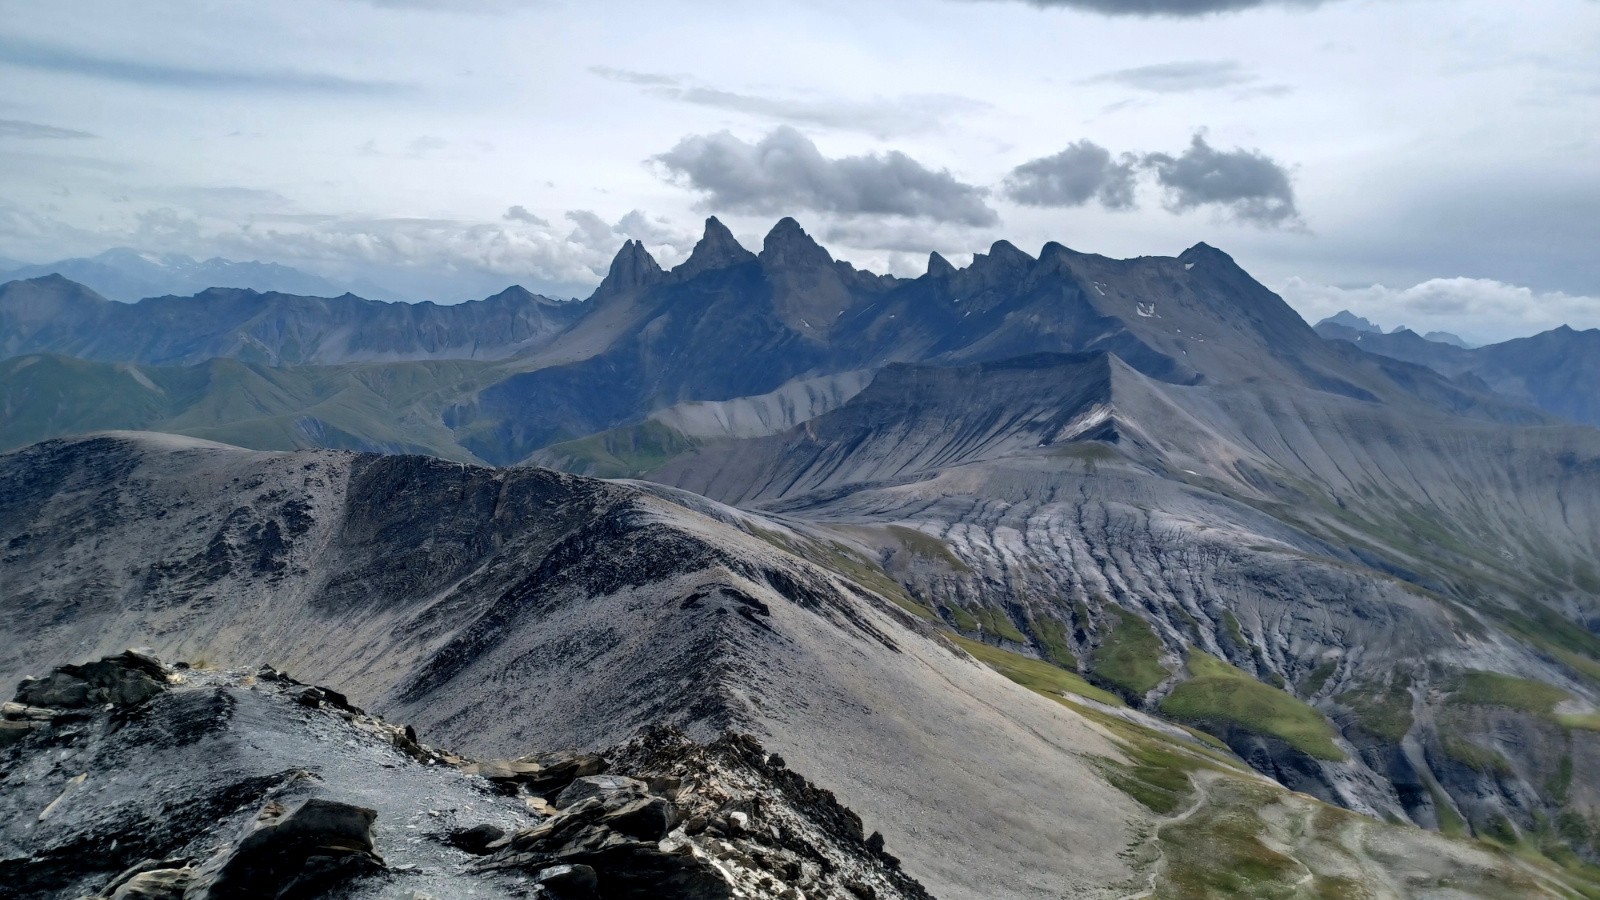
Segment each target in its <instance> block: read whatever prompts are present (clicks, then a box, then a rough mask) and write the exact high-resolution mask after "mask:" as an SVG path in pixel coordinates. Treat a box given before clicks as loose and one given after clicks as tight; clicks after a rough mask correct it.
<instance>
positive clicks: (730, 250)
mask: <svg viewBox="0 0 1600 900" xmlns="http://www.w3.org/2000/svg"><path fill="white" fill-rule="evenodd" d="M752 259H755V254H754V253H751V252H750V251H749V250H746V249H745V248H744V247H742V246H740V244H739V242H738V240H736V239H735V238H734V236H733V232H731V231H729V230H728V226H726V225H724V224H722V222H721V220H719V219H718V218H717V217H716V216H712V217H710V218H708V219H706V230H705V233H704V234H703V235H701V236H700V241H699V243H697V244H695V245H694V250H693V251H692V252H691V253H690V254H689V258H688V259H686V260H684V261H683V263H682V264H681V265H679V266H678V267H677V268H675V269H673V270H672V274H674V275H676V276H679V277H681V278H687V277H689V276H691V275H698V274H700V273H701V272H710V271H713V270H715V269H726V268H728V267H729V266H733V265H737V264H739V263H742V262H747V261H749V260H752Z"/></svg>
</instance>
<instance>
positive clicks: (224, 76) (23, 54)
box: [0, 36, 411, 95]
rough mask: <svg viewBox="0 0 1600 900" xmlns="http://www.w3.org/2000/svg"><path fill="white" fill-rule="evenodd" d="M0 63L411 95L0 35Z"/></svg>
mask: <svg viewBox="0 0 1600 900" xmlns="http://www.w3.org/2000/svg"><path fill="white" fill-rule="evenodd" d="M0 63H3V64H7V65H12V66H19V67H21V68H26V69H34V70H37V71H42V72H61V73H65V74H70V75H80V76H83V77H86V78H98V79H101V80H103V81H119V82H123V83H125V84H137V85H144V86H146V87H161V88H179V89H184V90H198V91H282V92H291V93H304V94H371V95H392V94H399V93H405V92H407V91H410V90H411V88H410V87H409V86H407V85H402V84H397V83H394V82H388V81H365V80H360V79H353V78H344V77H341V76H338V75H328V74H324V73H320V72H300V71H295V70H292V69H279V70H248V69H219V68H206V67H201V66H177V65H165V64H162V63H157V62H147V61H143V60H130V59H114V58H111V57H105V56H96V55H93V54H90V53H86V52H83V51H80V50H74V49H73V48H71V47H64V46H61V45H57V44H44V43H38V42H34V41H29V40H25V39H22V38H15V37H3V36H0Z"/></svg>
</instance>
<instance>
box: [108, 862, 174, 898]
mask: <svg viewBox="0 0 1600 900" xmlns="http://www.w3.org/2000/svg"><path fill="white" fill-rule="evenodd" d="M194 876H195V870H194V869H193V868H190V867H188V866H183V867H181V868H175V869H149V870H146V871H143V872H139V873H138V874H136V875H133V876H132V877H129V878H128V879H127V880H126V881H122V883H121V884H120V885H118V886H117V888H116V890H114V891H112V892H111V900H183V896H184V893H185V892H186V891H187V890H188V888H189V885H190V884H191V883H193V881H194Z"/></svg>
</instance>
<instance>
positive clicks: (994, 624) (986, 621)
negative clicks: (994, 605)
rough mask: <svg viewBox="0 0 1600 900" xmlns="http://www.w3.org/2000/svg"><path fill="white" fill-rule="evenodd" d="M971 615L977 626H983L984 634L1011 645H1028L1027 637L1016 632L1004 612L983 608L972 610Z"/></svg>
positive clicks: (1015, 628)
mask: <svg viewBox="0 0 1600 900" xmlns="http://www.w3.org/2000/svg"><path fill="white" fill-rule="evenodd" d="M972 615H973V618H975V619H977V620H978V624H979V625H982V626H983V632H984V634H992V635H994V636H995V637H997V638H1001V639H1002V640H1007V641H1010V642H1011V643H1013V644H1026V643H1028V636H1027V635H1025V634H1023V633H1022V632H1021V631H1018V630H1017V626H1016V625H1015V624H1013V623H1012V621H1011V617H1010V616H1008V615H1006V614H1005V611H1004V610H1000V609H990V608H989V607H987V606H985V607H981V608H979V609H977V610H974V611H973V614H972Z"/></svg>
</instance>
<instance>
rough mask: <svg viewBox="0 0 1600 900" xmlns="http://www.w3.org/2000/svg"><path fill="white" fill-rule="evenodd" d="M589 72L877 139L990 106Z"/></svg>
mask: <svg viewBox="0 0 1600 900" xmlns="http://www.w3.org/2000/svg"><path fill="white" fill-rule="evenodd" d="M589 71H591V72H593V73H594V74H596V75H599V76H600V77H601V78H605V79H607V80H609V81H615V82H619V83H622V84H631V85H635V86H637V87H639V88H641V89H642V90H643V91H644V92H645V93H647V94H649V95H651V96H654V97H660V98H662V99H664V100H675V101H677V102H680V103H689V104H693V105H695V106H704V107H709V108H711V109H722V110H727V111H729V112H737V113H743V114H745V115H750V116H756V117H759V118H765V119H772V120H776V121H779V122H787V123H791V124H797V125H811V126H817V127H822V128H832V129H836V130H839V131H859V132H862V133H864V134H870V135H872V136H873V137H878V138H888V137H895V136H898V135H906V134H919V133H924V132H930V131H938V130H940V129H941V128H943V127H944V125H945V124H946V122H947V120H948V118H949V117H950V116H952V115H960V114H964V113H973V112H982V111H984V110H987V109H989V108H990V106H989V104H987V103H981V102H979V101H977V100H973V99H971V98H968V97H959V96H955V95H952V94H911V95H907V96H902V97H875V98H872V99H869V100H853V99H849V98H845V97H776V96H766V95H762V94H747V93H741V92H738V91H729V90H724V89H722V88H716V87H710V86H707V85H701V84H695V83H694V82H692V81H690V80H688V79H686V78H680V77H677V76H674V75H661V74H657V73H654V72H635V71H631V70H627V69H614V68H611V67H609V66H592V67H590V69H589Z"/></svg>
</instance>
